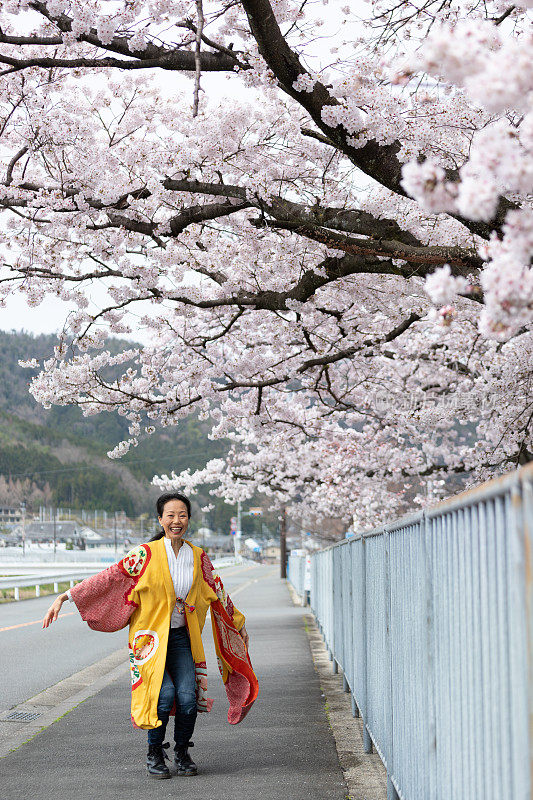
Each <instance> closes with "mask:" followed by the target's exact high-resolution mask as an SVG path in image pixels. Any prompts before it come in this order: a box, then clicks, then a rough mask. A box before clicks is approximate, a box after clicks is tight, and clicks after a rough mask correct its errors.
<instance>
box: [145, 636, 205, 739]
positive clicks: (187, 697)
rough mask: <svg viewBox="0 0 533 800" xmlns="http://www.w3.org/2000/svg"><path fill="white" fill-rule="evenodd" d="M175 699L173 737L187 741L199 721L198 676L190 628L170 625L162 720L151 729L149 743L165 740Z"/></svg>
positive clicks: (159, 706) (159, 712) (160, 704)
mask: <svg viewBox="0 0 533 800" xmlns="http://www.w3.org/2000/svg"><path fill="white" fill-rule="evenodd" d="M174 700H175V701H176V718H175V721H174V741H175V743H176V744H177V745H184V744H187V743H188V742H189V740H190V738H191V736H192V734H193V731H194V724H195V722H196V714H197V711H196V677H195V671H194V661H193V658H192V653H191V642H190V639H189V634H188V632H187V628H185V627H183V628H170V631H169V634H168V647H167V660H166V663H165V672H164V675H163V683H162V684H161V691H160V692H159V700H158V702H157V716H158V717H159V719H160V720H161V722H162V723H163V724H162V725H161V726H160V727H159V728H151V729H150V730H149V731H148V744H163V741H164V739H165V731H166V728H167V723H168V718H169V716H170V712H171V710H172V706H173V705H174Z"/></svg>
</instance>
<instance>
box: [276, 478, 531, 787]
mask: <svg viewBox="0 0 533 800" xmlns="http://www.w3.org/2000/svg"><path fill="white" fill-rule="evenodd" d="M532 550H533V465H527V466H526V467H523V468H521V469H520V470H517V471H515V472H513V473H510V474H508V475H505V476H503V477H501V478H498V479H495V480H492V481H489V482H487V483H485V484H483V485H481V486H478V487H476V488H475V489H472V490H470V491H468V492H463V493H461V494H459V495H457V496H455V497H453V498H451V499H449V500H446V501H444V502H442V503H439V504H437V505H436V506H434V507H432V508H430V509H427V510H425V511H420V512H418V513H416V514H413V515H410V516H406V517H402V518H401V519H399V520H396V521H395V522H393V523H391V524H388V525H385V526H383V527H380V528H375V529H373V530H370V531H366V532H364V533H361V534H359V535H357V536H355V537H353V538H351V539H348V540H344V541H342V542H339V543H338V544H336V545H334V546H331V547H329V548H328V549H326V550H323V551H321V552H319V553H317V554H315V555H313V557H312V560H311V608H312V610H313V613H314V615H315V617H316V620H317V622H318V625H319V627H320V630H321V633H322V635H323V637H324V640H325V643H326V646H327V648H328V650H329V652H330V657H331V659H332V661H333V668H334V670H335V671H340V672H341V674H342V677H343V680H344V686H345V688H346V689H347V691H350V692H351V694H352V709H353V712H354V714H355V715H359V714H360V715H361V717H362V719H363V722H364V727H363V731H364V739H365V742H364V744H365V749H366V750H367V751H368V752H369V751H370V750H371V749H372V746H374V747H375V749H376V750H377V751H378V752H379V754H380V756H381V758H382V760H383V763H384V764H385V766H386V768H387V775H388V787H387V795H388V797H389V798H390V799H391V800H392V799H393V798H397V797H400V798H402V800H492V799H494V800H503V799H505V800H526V798H528V800H529V798H530V793H531V789H532V786H533V782H532V779H531V775H532V759H531V754H530V749H531V741H532V739H533V736H532V733H533V702H532V688H533V674H532V667H533V625H532V618H533V588H532V586H533V584H532V577H533V575H532V570H533V552H532ZM300 560H301V559H300ZM297 570H298V565H297V564H296V561H295V562H294V563H293V564H291V565H290V574H292V575H293V576H294V575H296V574H297Z"/></svg>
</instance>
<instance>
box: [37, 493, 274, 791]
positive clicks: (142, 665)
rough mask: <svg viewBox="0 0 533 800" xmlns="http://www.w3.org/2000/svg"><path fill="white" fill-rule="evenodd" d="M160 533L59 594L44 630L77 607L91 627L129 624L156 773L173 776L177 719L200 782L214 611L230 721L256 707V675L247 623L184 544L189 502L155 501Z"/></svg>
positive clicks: (178, 754) (135, 699) (182, 768)
mask: <svg viewBox="0 0 533 800" xmlns="http://www.w3.org/2000/svg"><path fill="white" fill-rule="evenodd" d="M157 513H158V519H159V522H160V524H161V527H162V530H161V531H160V532H159V533H158V534H156V535H155V536H154V537H153V538H152V539H151V540H150V541H149V542H148V543H146V544H141V545H138V546H137V547H135V548H134V549H133V550H131V551H130V552H129V553H128V554H127V555H126V556H125V557H124V558H123V559H121V560H120V561H119V562H118V563H117V564H113V565H111V566H110V567H108V568H107V569H105V570H103V571H102V572H100V573H98V574H97V575H93V576H91V577H90V578H86V579H85V580H84V581H82V582H81V583H79V584H78V585H77V586H74V587H73V588H72V589H71V590H70V591H69V592H67V593H65V594H62V595H60V596H59V597H58V598H57V599H56V600H55V602H54V603H53V605H52V606H51V607H50V608H49V610H48V612H47V614H46V616H45V618H44V621H43V627H45V628H47V627H48V626H49V625H50V623H51V622H53V621H54V620H56V619H57V615H58V613H59V610H60V608H61V606H62V604H63V603H64V602H65V600H66V599H67V598H68V599H70V600H71V601H73V602H74V603H75V604H76V606H77V608H78V610H79V611H80V614H81V616H82V618H83V619H84V620H85V621H86V622H87V623H88V625H89V627H91V628H93V629H94V630H99V631H116V630H120V629H121V628H124V627H125V626H126V625H127V623H128V622H129V626H130V635H129V651H130V668H131V681H132V686H131V690H132V696H131V719H132V722H133V725H134V726H135V727H136V728H143V729H145V730H147V731H148V757H147V770H148V774H149V775H150V776H151V777H154V778H170V771H169V769H168V767H167V766H166V764H165V758H166V755H165V754H164V751H163V747H164V745H163V740H164V738H165V731H166V726H167V723H168V720H169V717H170V716H171V715H172V714H174V715H175V723H174V740H175V746H174V754H175V755H174V762H175V764H176V768H177V774H178V775H196V774H197V771H198V770H197V767H196V764H195V763H194V762H193V761H192V759H191V757H190V755H189V752H188V748H189V747H190V746H192V744H193V743H192V742H191V736H192V734H193V731H194V726H195V723H196V715H197V712H198V711H210V710H211V706H212V704H213V701H212V700H210V699H209V698H208V697H207V671H206V662H205V654H204V649H203V644H202V638H201V632H202V629H203V626H204V623H205V618H206V614H207V610H208V608H210V609H211V612H212V613H211V621H212V627H213V638H214V641H215V650H216V653H217V657H218V661H219V666H220V671H221V674H222V679H223V681H224V684H225V687H226V693H227V696H228V699H229V702H230V708H229V712H228V722H230V723H232V724H235V723H237V722H240V721H241V720H242V719H244V717H245V716H246V714H247V713H248V711H249V710H250V708H251V706H252V704H253V703H254V701H255V699H256V697H257V692H258V683H257V678H256V676H255V674H254V672H253V668H252V664H251V662H250V658H249V656H248V634H247V633H246V628H245V625H244V622H245V620H244V616H243V614H241V612H240V611H239V610H238V609H236V608H235V606H234V605H233V603H232V601H231V598H230V597H229V596H228V595H227V594H226V593H225V591H224V587H223V586H222V582H221V580H220V578H219V577H218V576H215V575H214V573H213V565H212V563H211V561H210V560H209V558H208V556H207V554H206V553H205V552H204V550H202V548H201V547H197V546H196V545H193V544H191V542H189V541H188V540H186V539H185V534H186V532H187V529H188V526H189V519H190V514H191V504H190V501H189V499H188V498H187V497H185V495H181V494H179V493H177V492H174V493H170V494H164V495H162V496H161V497H160V498H159V499H158V501H157Z"/></svg>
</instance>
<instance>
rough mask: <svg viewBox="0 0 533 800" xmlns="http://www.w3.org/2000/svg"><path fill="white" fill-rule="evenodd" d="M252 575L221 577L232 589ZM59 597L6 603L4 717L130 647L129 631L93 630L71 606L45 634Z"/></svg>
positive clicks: (232, 571)
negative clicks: (48, 614)
mask: <svg viewBox="0 0 533 800" xmlns="http://www.w3.org/2000/svg"><path fill="white" fill-rule="evenodd" d="M251 569H252V570H253V569H254V568H253V567H252V568H251ZM249 572H250V568H249V567H248V568H246V567H245V568H240V569H236V568H233V567H231V568H230V567H228V568H225V569H222V570H221V572H220V574H221V576H222V579H223V581H224V583H225V584H226V582H227V584H228V587H229V588H230V589H231V588H232V587H233V586H236V585H237V584H238V583H242V582H243V581H244V580H246V576H247V575H248V573H249ZM54 597H55V595H50V596H47V597H37V598H35V599H32V600H21V601H19V602H17V603H2V604H1V605H0V652H2V658H1V659H0V661H1V664H2V681H1V682H0V714H1V713H2V712H3V711H6V710H7V709H9V708H12V707H13V706H14V705H17V704H18V703H22V702H24V701H26V700H28V699H29V698H30V697H33V696H34V695H36V694H37V693H38V692H41V691H42V690H43V689H46V688H48V687H49V686H51V685H53V684H55V683H57V682H58V681H61V680H63V679H64V678H66V677H68V676H69V675H72V673H74V672H78V670H80V669H83V667H86V666H88V665H89V664H93V663H94V662H95V661H99V660H100V659H101V658H104V657H105V656H107V655H109V654H110V653H113V652H115V650H118V649H119V648H121V647H124V645H126V644H127V630H126V631H117V632H116V633H105V634H102V633H98V632H97V631H93V630H91V629H90V628H89V627H88V626H87V625H86V624H85V623H84V622H83V620H82V619H81V617H80V615H79V613H78V611H77V610H76V608H75V606H74V605H73V604H72V603H68V602H67V603H65V604H64V605H63V608H62V610H61V614H60V616H59V619H58V620H57V621H56V622H55V623H53V624H52V625H51V626H50V627H49V628H47V629H46V630H43V628H42V619H43V617H44V614H45V612H46V610H47V609H48V607H49V606H50V604H51V603H52V601H53V600H54ZM7 656H8V657H7Z"/></svg>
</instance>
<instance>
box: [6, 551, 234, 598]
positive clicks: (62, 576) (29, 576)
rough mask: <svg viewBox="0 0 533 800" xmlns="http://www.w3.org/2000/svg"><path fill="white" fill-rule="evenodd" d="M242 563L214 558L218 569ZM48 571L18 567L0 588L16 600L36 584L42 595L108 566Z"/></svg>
mask: <svg viewBox="0 0 533 800" xmlns="http://www.w3.org/2000/svg"><path fill="white" fill-rule="evenodd" d="M240 563H241V560H239V559H235V557H234V556H229V557H228V558H216V559H214V560H213V566H214V567H215V568H216V569H223V568H224V567H230V566H236V565H238V564H240ZM45 567H46V570H47V571H43V570H42V569H39V567H38V566H36V565H35V564H33V565H32V566H31V567H30V568H29V569H31V572H30V571H28V572H26V574H21V573H22V572H23V571H25V570H24V567H21V568H18V570H17V574H16V575H7V576H6V577H3V578H0V590H1V589H14V590H15V592H14V594H15V600H19V599H20V589H22V588H27V587H30V586H35V597H40V596H41V586H47V585H49V584H53V586H54V592H56V593H57V592H58V591H59V584H60V583H69V584H70V587H71V588H72V586H74V581H80V580H83V579H84V578H87V577H88V576H89V575H95V574H96V573H97V572H100V571H101V570H102V569H105V568H106V566H105V565H102V564H96V565H92V566H85V565H83V567H80V568H76V569H72V567H70V568H69V569H62V570H54V571H52V570H50V564H46V565H45ZM4 571H5V572H12V571H13V569H12V567H8V568H6V569H5V570H4V568H3V567H2V566H1V565H0V574H1V573H2V572H4Z"/></svg>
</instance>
